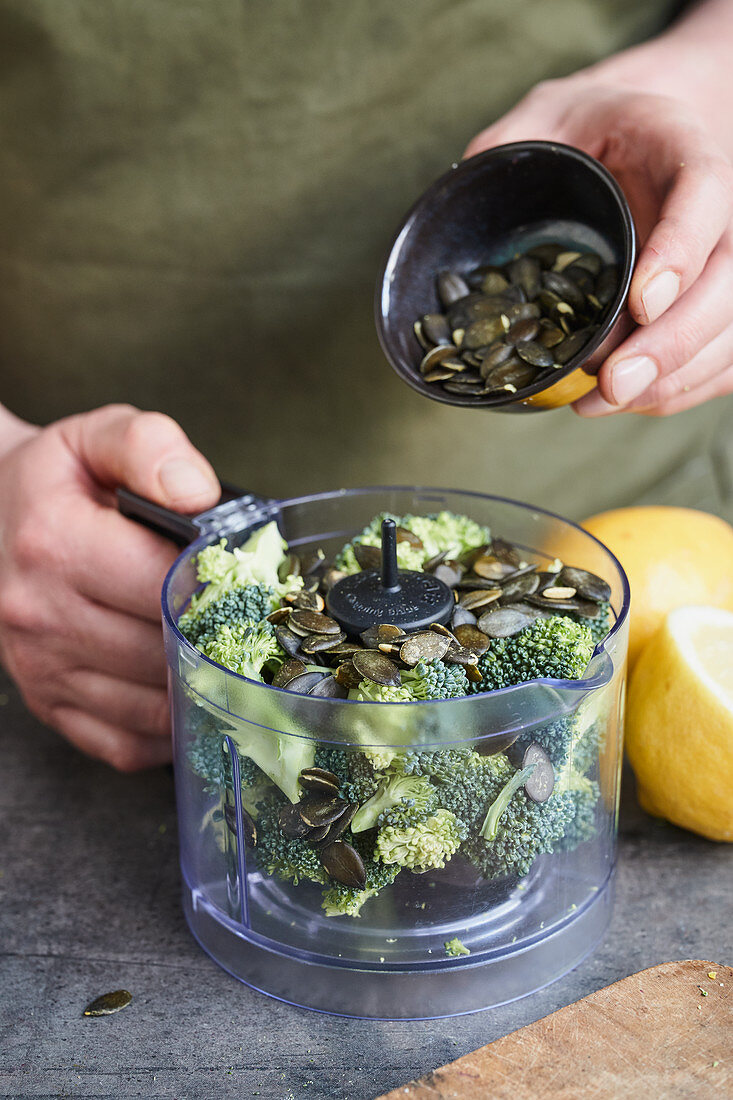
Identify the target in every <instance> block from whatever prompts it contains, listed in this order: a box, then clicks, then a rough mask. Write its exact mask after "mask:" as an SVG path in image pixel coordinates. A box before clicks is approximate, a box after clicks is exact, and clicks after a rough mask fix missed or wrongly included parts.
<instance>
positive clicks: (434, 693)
mask: <svg viewBox="0 0 733 1100" xmlns="http://www.w3.org/2000/svg"><path fill="white" fill-rule="evenodd" d="M400 679H401V681H402V684H401V686H400V687H392V686H390V685H387V684H375V683H374V681H373V680H362V681H361V683H360V684H359V686H358V687H357V688H352V689H351V691H350V692H349V699H357V700H359V701H360V702H362V703H363V702H370V703H414V702H415V701H416V700H418V699H419V700H424V699H456V698H458V697H459V696H461V695H468V677H467V676H466V672H465V669H464V668H463V666H462V665H445V664H443V662H442V661H439V660H434V661H422V660H421V661H418V663H417V664H416V665H415V667H414V668H410V669H403V670H402V671H401V672H400Z"/></svg>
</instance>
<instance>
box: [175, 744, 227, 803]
mask: <svg viewBox="0 0 733 1100" xmlns="http://www.w3.org/2000/svg"><path fill="white" fill-rule="evenodd" d="M223 744H224V734H223V733H218V732H216V731H212V732H206V733H199V734H197V735H196V737H194V739H193V741H192V742H191V744H190V745H189V747H188V749H187V750H186V760H187V761H188V764H189V766H190V768H191V771H192V772H193V773H194V774H195V775H198V776H199V777H200V778H201V779H205V780H206V781H207V784H208V786H207V787H206V790H207V792H211V791H213V790H215V789H217V788H219V787H221V786H223V785H224V783H225V782H231V774H232V771H231V762H230V761H229V760H228V758H227V756H226V754H225V753H224V752H223V751H222V745H223Z"/></svg>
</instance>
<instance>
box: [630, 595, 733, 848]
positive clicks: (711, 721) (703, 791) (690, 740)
mask: <svg viewBox="0 0 733 1100" xmlns="http://www.w3.org/2000/svg"><path fill="white" fill-rule="evenodd" d="M626 749H627V752H628V755H629V760H630V761H631V765H632V767H633V769H634V772H635V774H636V780H637V787H638V795H639V801H640V803H641V805H642V806H643V808H644V809H645V810H647V811H648V812H649V813H652V814H654V815H655V816H657V817H664V818H666V819H667V820H668V821H671V822H673V823H674V824H675V825H680V826H682V828H685V829H690V830H692V831H693V832H696V833H700V834H701V835H702V836H706V837H708V838H710V839H711V840H727V841H733V613H732V612H730V611H725V610H723V609H722V608H717V607H679V608H677V609H676V610H674V611H671V612H670V613H669V614H668V615H667V617H666V619H665V620H664V623H663V625H662V626H661V627H660V629H659V630H658V631H657V632H656V633H655V634H654V635H653V637H652V639H651V641H649V643H648V644H647V645H646V646H645V647H644V649H643V650H642V653H641V656H640V657H639V660H638V663H637V665H636V668H635V669H634V672H633V675H632V677H631V684H630V687H629V699H628V710H627V736H626Z"/></svg>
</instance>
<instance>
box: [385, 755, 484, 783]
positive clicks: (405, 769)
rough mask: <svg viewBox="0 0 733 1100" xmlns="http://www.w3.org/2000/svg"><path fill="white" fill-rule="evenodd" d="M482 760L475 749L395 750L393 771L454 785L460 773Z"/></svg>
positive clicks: (392, 762)
mask: <svg viewBox="0 0 733 1100" xmlns="http://www.w3.org/2000/svg"><path fill="white" fill-rule="evenodd" d="M474 757H475V758H476V760H479V759H481V757H479V756H478V754H477V753H476V752H474V750H473V749H436V750H429V751H426V752H419V751H417V752H416V751H415V750H413V749H410V750H409V751H407V752H404V751H400V750H395V755H394V759H393V760H392V761H391V764H392V769H393V770H395V771H396V770H397V769H398V768H399V770H400V771H401V772H402V774H403V775H427V776H429V777H430V778H431V779H433V780H434V781H435V782H436V783H452V782H453V781H454V779H455V777H456V774H457V773H458V772H462V771H463V769H464V768H466V767H470V766H472V765H473V763H474Z"/></svg>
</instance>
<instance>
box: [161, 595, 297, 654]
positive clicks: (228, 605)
mask: <svg viewBox="0 0 733 1100" xmlns="http://www.w3.org/2000/svg"><path fill="white" fill-rule="evenodd" d="M275 602H276V599H275V592H274V590H273V589H272V588H266V587H265V585H263V584H248V585H240V586H239V587H237V588H232V589H230V590H229V591H228V592H224V593H223V595H221V596H219V598H218V599H216V600H213V601H212V602H211V603H208V604H207V605H206V606H205V607H204V609H203V610H200V611H191V610H190V609H189V610H188V611H186V612H185V613H184V614H183V615H181V617H180V619H179V620H178V629H179V630H180V631H181V633H182V634H183V635H184V636H185V637H186V638H187V639H188V640H189V642H191V643H192V645H199V646H200V645H203V644H204V643H206V642H208V641H209V640H210V639H211V638H213V636H214V635H215V634H216V632H217V630H218V629H219V627H221V626H234V625H236V624H237V623H241V622H244V621H246V620H249V621H250V622H259V621H260V620H261V619H264V618H265V617H266V616H267V615H269V614H270V612H271V611H272V610H273V609H274V607H275ZM279 602H280V601H279V600H277V603H279Z"/></svg>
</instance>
